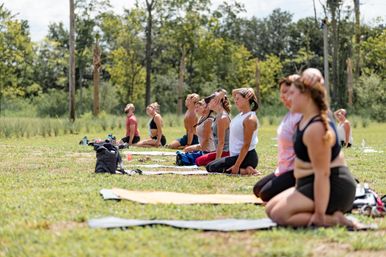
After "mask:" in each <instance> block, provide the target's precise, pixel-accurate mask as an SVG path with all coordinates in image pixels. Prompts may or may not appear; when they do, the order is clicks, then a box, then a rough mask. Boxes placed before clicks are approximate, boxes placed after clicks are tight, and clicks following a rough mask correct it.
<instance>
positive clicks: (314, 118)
mask: <svg viewBox="0 0 386 257" xmlns="http://www.w3.org/2000/svg"><path fill="white" fill-rule="evenodd" d="M319 117H320V114H317V115H315V116H314V117H312V118H311V119H310V121H309V122H308V123H307V124H306V126H305V127H304V128H303V129H302V131H305V130H306V128H308V126H310V125H311V123H314V122H315V121H320V119H319V120H317V119H316V118H319ZM299 124H300V121H299V122H298V128H299ZM299 130H300V129H299Z"/></svg>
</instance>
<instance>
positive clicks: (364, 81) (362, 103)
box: [354, 74, 386, 122]
mask: <svg viewBox="0 0 386 257" xmlns="http://www.w3.org/2000/svg"><path fill="white" fill-rule="evenodd" d="M354 89H355V93H356V96H357V101H356V103H355V107H356V109H357V110H360V111H358V113H359V114H361V115H362V116H367V114H369V115H370V117H371V118H373V119H374V120H376V121H380V122H383V121H386V112H385V111H384V103H385V102H386V82H385V80H384V79H381V78H380V77H379V76H377V75H376V74H370V75H369V76H367V75H363V76H361V77H360V78H359V79H358V80H357V82H356V85H355V87H354Z"/></svg>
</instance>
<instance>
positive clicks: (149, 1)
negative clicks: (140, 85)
mask: <svg viewBox="0 0 386 257" xmlns="http://www.w3.org/2000/svg"><path fill="white" fill-rule="evenodd" d="M155 2H156V0H146V10H147V23H146V48H145V59H146V99H145V108H146V107H147V106H148V105H149V104H150V99H151V70H152V43H153V41H152V34H151V33H152V32H151V31H152V28H153V14H152V11H153V9H154V6H155Z"/></svg>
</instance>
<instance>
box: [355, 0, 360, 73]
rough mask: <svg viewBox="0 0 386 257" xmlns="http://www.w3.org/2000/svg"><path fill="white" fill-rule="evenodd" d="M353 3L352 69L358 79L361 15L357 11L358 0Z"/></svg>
mask: <svg viewBox="0 0 386 257" xmlns="http://www.w3.org/2000/svg"><path fill="white" fill-rule="evenodd" d="M353 1H354V11H355V44H354V50H355V53H354V55H355V57H354V60H355V64H354V65H355V68H354V72H355V73H354V74H355V78H358V77H359V74H360V69H361V65H360V58H361V48H360V44H361V24H360V20H361V17H360V16H361V13H360V10H359V5H360V3H359V0H353Z"/></svg>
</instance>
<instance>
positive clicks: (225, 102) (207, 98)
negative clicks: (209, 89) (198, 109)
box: [204, 89, 231, 113]
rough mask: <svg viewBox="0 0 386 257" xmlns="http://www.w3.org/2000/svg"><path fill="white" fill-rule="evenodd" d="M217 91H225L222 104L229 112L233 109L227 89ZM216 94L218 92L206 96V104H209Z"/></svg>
mask: <svg viewBox="0 0 386 257" xmlns="http://www.w3.org/2000/svg"><path fill="white" fill-rule="evenodd" d="M216 92H224V93H225V96H224V98H223V99H221V106H222V107H223V108H224V110H225V111H226V112H227V113H230V111H231V104H230V103H229V100H228V97H227V95H226V93H227V91H226V90H225V89H218V90H216ZM215 96H216V94H211V95H210V96H207V97H205V98H204V101H205V103H206V104H209V102H210V101H211V100H212V99H213V98H214V97H215Z"/></svg>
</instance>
